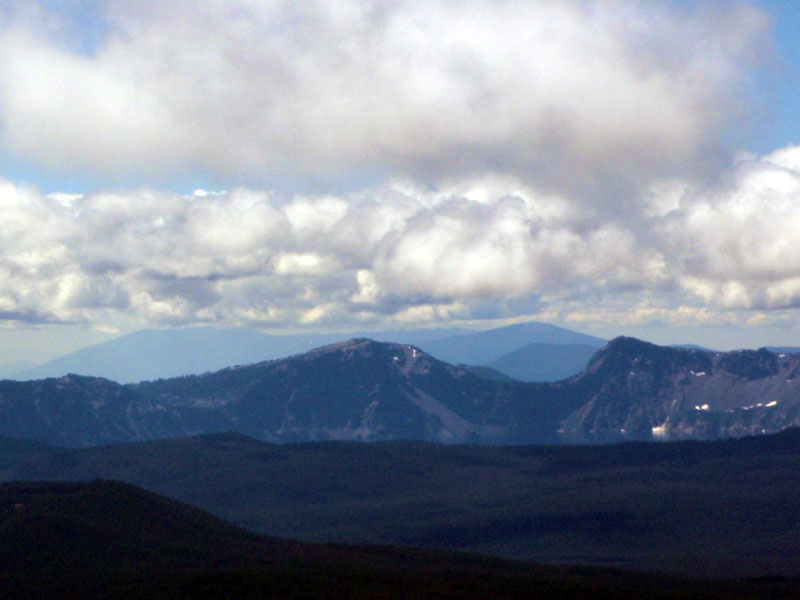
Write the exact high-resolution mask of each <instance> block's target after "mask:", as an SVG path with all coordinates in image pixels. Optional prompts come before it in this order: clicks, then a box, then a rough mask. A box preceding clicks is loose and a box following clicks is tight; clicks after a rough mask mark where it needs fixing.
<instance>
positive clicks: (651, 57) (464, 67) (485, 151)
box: [0, 0, 767, 202]
mask: <svg viewBox="0 0 800 600" xmlns="http://www.w3.org/2000/svg"><path fill="white" fill-rule="evenodd" d="M16 6H17V9H16V10H12V11H10V13H9V15H8V16H7V18H6V25H5V26H4V27H3V31H2V37H0V40H1V41H0V73H1V74H2V75H0V120H1V121H2V141H3V143H4V145H5V146H6V147H7V148H8V149H9V150H10V151H11V152H14V153H19V154H22V155H25V156H27V157H29V159H31V160H34V161H36V162H38V163H40V164H43V165H46V166H48V167H51V168H57V169H62V170H73V169H83V170H89V171H93V172H95V173H101V174H102V173H110V174H112V175H113V174H120V173H123V174H124V173H130V172H134V173H145V174H148V173H149V174H154V173H155V174H164V173H169V172H174V171H179V172H184V171H186V170H191V169H201V170H203V171H210V172H213V173H216V174H217V175H219V176H222V177H231V178H234V179H235V180H237V181H245V182H246V181H250V182H256V183H259V182H260V183H264V182H268V181H269V180H270V178H273V179H274V178H281V177H296V178H297V179H303V180H306V179H311V180H319V181H333V182H341V181H351V182H352V181H359V180H361V181H363V177H365V176H371V177H372V178H373V180H374V179H375V178H376V177H377V178H378V179H380V178H381V177H383V175H385V174H387V173H388V174H390V175H391V176H392V177H397V176H413V177H416V178H421V179H424V180H426V181H428V182H429V183H431V182H435V183H438V184H442V183H443V182H445V181H446V180H449V179H455V180H460V179H463V178H464V177H467V176H469V175H471V174H478V175H485V174H487V173H506V174H512V175H515V176H516V177H518V178H523V179H526V180H528V181H536V182H537V183H538V184H540V185H548V186H550V187H551V188H553V189H557V190H561V191H562V192H563V191H570V190H572V191H575V190H578V191H580V192H581V193H582V194H585V193H586V191H587V190H596V191H597V190H599V192H597V193H598V194H600V195H602V194H605V195H606V196H608V197H609V198H611V197H613V196H614V195H618V193H619V192H620V190H625V189H626V186H628V185H630V182H631V181H639V180H641V179H647V178H652V177H656V178H663V177H665V176H667V175H670V174H676V173H680V172H683V171H685V170H686V169H688V168H698V164H700V168H702V163H704V162H708V161H707V160H706V157H707V156H708V150H709V148H713V147H716V146H718V145H720V144H721V143H722V142H721V140H722V133H723V132H724V128H725V126H726V125H728V124H729V123H730V122H731V119H734V118H736V119H739V118H740V117H741V116H742V112H743V111H744V110H745V109H746V107H747V101H746V98H744V97H743V94H745V91H746V85H745V84H746V80H747V77H748V75H749V74H750V68H751V67H752V66H753V65H754V64H755V63H756V62H757V61H758V60H759V49H760V46H761V45H762V44H763V41H764V36H765V31H766V27H767V22H766V18H765V16H764V15H763V14H762V13H760V12H759V11H757V10H756V9H754V8H751V7H748V6H747V5H738V4H737V5H736V6H735V7H728V8H726V9H724V10H723V9H718V10H713V9H698V10H695V11H679V10H677V9H675V8H674V7H671V6H670V5H669V4H661V3H643V2H638V1H635V0H596V1H590V2H583V1H573V2H565V1H555V0H542V1H539V2H528V1H527V0H501V1H498V2H487V1H481V0H466V1H465V2H460V3H453V2H449V1H447V0H433V1H430V0H426V1H425V2H422V1H421V0H398V1H394V2H373V1H366V0H344V1H342V2H306V3H302V5H298V4H297V3H294V2H285V1H281V0H273V1H270V2H251V1H247V0H236V1H226V2H220V1H219V0H200V1H198V2H192V3H191V4H187V3H184V2H177V1H172V0H167V1H161V2H151V1H144V2H136V3H130V2H119V1H117V0H109V1H107V2H102V3H100V6H102V8H103V13H104V15H105V22H104V27H103V28H102V31H103V32H104V36H103V37H102V39H99V40H95V39H94V37H96V34H95V33H94V32H84V35H85V36H86V37H87V38H91V40H90V41H91V44H89V46H90V49H89V50H88V51H87V49H86V47H85V46H86V44H84V45H81V44H76V43H75V42H74V40H73V39H72V38H71V37H70V35H69V34H70V33H72V32H74V30H75V26H74V23H73V25H72V26H70V27H67V25H64V24H63V23H60V22H59V20H58V19H59V17H58V16H54V15H50V14H48V13H47V11H46V9H39V10H38V11H37V10H31V9H26V10H23V9H22V8H20V7H21V6H25V5H24V4H17V5H16ZM76 10H77V9H76ZM95 12H96V11H95ZM62 16H63V15H62ZM95 20H96V16H95ZM94 29H95V28H93V31H94ZM706 166H707V165H706ZM237 178H238V179H237ZM356 187H358V186H356ZM608 201H609V202H610V201H611V200H608Z"/></svg>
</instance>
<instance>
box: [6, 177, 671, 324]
mask: <svg viewBox="0 0 800 600" xmlns="http://www.w3.org/2000/svg"><path fill="white" fill-rule="evenodd" d="M502 183H503V182H499V181H497V180H495V179H492V178H489V179H488V180H487V181H486V182H485V183H484V184H482V183H481V182H480V181H477V180H473V181H471V182H464V183H463V184H462V186H460V187H462V189H465V190H470V189H471V190H472V193H473V197H471V196H466V195H463V196H454V195H452V193H451V190H450V189H448V190H430V189H428V190H425V189H422V188H415V187H414V186H413V185H409V184H398V185H391V184H387V185H384V186H381V187H378V188H373V189H368V190H364V191H362V192H359V193H358V194H352V195H343V196H339V197H334V196H331V195H327V196H320V197H311V196H307V195H295V196H292V197H289V198H283V197H280V196H276V195H274V194H270V193H267V192H264V191H257V190H249V189H237V190H234V191H231V192H224V193H215V194H192V195H189V196H181V195H178V194H169V193H160V192H154V191H150V190H140V191H132V192H126V193H109V192H102V193H94V194H88V195H85V196H77V195H62V194H53V195H50V196H45V195H42V194H41V193H39V192H38V191H37V190H35V189H34V188H30V187H26V186H17V185H14V184H11V183H8V182H6V183H3V184H2V186H0V210H1V211H2V213H3V215H4V219H3V220H2V224H0V241H2V243H0V272H2V274H3V277H2V285H0V310H1V311H4V314H6V315H22V314H41V315H47V318H48V319H49V320H52V321H61V322H88V323H93V324H96V325H102V326H106V327H109V326H111V327H113V326H118V325H119V322H120V321H121V320H123V321H125V320H127V321H134V322H136V321H138V322H141V323H151V322H156V323H199V322H227V323H238V324H262V325H276V326H283V325H295V324H298V323H320V322H322V323H331V322H338V323H345V322H348V321H349V322H353V321H354V320H355V321H358V320H372V321H375V320H381V319H395V320H409V319H412V318H422V317H424V318H431V316H433V317H434V318H439V317H440V316H441V315H443V314H448V315H451V316H453V315H457V316H460V317H461V318H468V317H470V316H472V315H484V316H485V315H487V314H488V313H487V308H486V302H487V301H494V302H499V304H500V306H506V309H501V308H494V309H493V310H492V311H489V312H492V313H493V315H495V316H503V314H513V312H514V311H515V310H517V311H518V310H520V307H522V306H525V307H530V306H531V305H532V304H533V305H537V306H538V300H536V298H537V297H538V296H541V295H547V294H549V295H551V296H553V297H564V296H565V294H566V295H568V294H570V293H572V294H576V293H582V292H581V290H583V289H584V288H586V287H587V286H590V287H592V289H593V290H595V291H596V293H599V294H602V293H606V292H608V291H609V290H612V289H617V288H629V287H631V286H634V287H642V286H646V285H648V282H649V281H650V279H649V278H652V277H655V278H658V277H661V276H662V274H661V273H660V272H658V271H659V269H660V268H661V266H660V265H661V262H659V259H658V257H657V256H656V255H654V254H653V252H652V251H651V250H650V249H646V248H644V249H642V248H638V247H637V240H636V236H635V235H634V234H633V233H632V232H629V231H624V230H622V229H620V228H619V227H618V226H616V225H609V224H605V225H602V226H598V227H594V228H592V227H593V226H592V225H591V224H587V223H582V222H579V221H575V220H574V219H575V214H576V213H575V212H574V211H569V210H561V211H559V210H554V209H553V206H554V205H558V202H557V201H555V200H554V199H553V198H552V197H551V196H548V195H546V194H539V193H537V191H536V190H535V189H533V188H529V187H526V186H525V185H524V184H523V183H521V182H519V181H516V182H511V181H510V180H505V181H504V183H506V184H509V188H508V189H509V190H511V191H513V194H514V195H508V194H500V195H499V196H498V195H497V190H498V189H500V186H501V185H502ZM653 265H655V267H654V266H653ZM651 271H654V272H655V275H654V274H653V273H652V272H651ZM512 307H516V308H512ZM504 310H506V311H510V313H508V312H506V313H504Z"/></svg>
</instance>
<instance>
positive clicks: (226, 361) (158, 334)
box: [5, 327, 465, 383]
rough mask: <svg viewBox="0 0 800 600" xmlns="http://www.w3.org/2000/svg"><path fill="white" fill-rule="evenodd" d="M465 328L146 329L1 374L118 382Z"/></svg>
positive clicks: (417, 339) (414, 340)
mask: <svg viewBox="0 0 800 600" xmlns="http://www.w3.org/2000/svg"><path fill="white" fill-rule="evenodd" d="M464 331H465V330H463V329H457V328H449V329H416V330H407V331H404V330H392V331H381V332H365V333H361V334H357V335H354V334H352V333H326V334H296V335H267V334H264V333H261V332H259V331H256V330H253V329H232V328H229V329H224V328H215V327H186V328H175V329H147V330H142V331H137V332H135V333H131V334H128V335H124V336H122V337H119V338H116V339H114V340H110V341H108V342H105V343H102V344H97V345H95V346H90V347H88V348H84V349H81V350H78V351H76V352H71V353H69V354H66V355H64V356H61V357H59V358H56V359H54V360H51V361H49V362H47V363H45V364H43V365H39V366H36V367H30V368H25V369H9V372H8V373H7V374H6V375H5V376H6V377H11V378H13V379H17V380H30V379H43V378H45V377H61V376H62V375H66V374H67V373H78V374H80V375H91V376H94V377H104V378H106V379H111V380H113V381H117V382H119V383H133V382H137V381H146V380H151V379H159V378H165V377H177V376H180V375H189V374H196V373H206V372H208V371H216V370H218V369H223V368H225V367H229V366H231V365H245V364H252V363H257V362H261V361H265V360H273V359H277V358H285V357H287V356H292V355H294V354H300V353H303V352H306V351H308V350H311V349H312V348H318V347H320V346H324V345H327V344H332V343H335V342H341V341H344V340H347V339H351V338H353V337H370V338H371V339H377V340H381V341H396V342H399V343H408V344H420V343H423V342H427V341H430V340H434V339H438V338H441V337H449V336H452V335H455V334H459V333H463V332H464ZM11 371H14V372H13V373H12V372H11Z"/></svg>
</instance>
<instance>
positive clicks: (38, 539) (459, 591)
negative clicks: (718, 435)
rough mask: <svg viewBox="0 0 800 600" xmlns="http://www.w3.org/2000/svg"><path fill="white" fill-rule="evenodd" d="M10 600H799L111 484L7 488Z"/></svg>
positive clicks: (0, 579)
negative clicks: (316, 536) (322, 530)
mask: <svg viewBox="0 0 800 600" xmlns="http://www.w3.org/2000/svg"><path fill="white" fill-rule="evenodd" d="M0 515H2V521H0V564H2V566H3V569H2V571H0V597H3V598H53V597H72V598H76V597H80V598H84V599H86V598H106V599H108V598H145V597H146V598H169V599H170V600H178V599H180V598H204V599H205V598H211V597H225V598H276V599H277V598H297V599H300V598H303V599H305V598H332V599H336V598H348V599H350V598H364V599H367V598H385V599H393V598H398V599H399V598H408V597H416V598H453V599H458V598H464V599H467V598H469V599H477V598H487V599H489V598H491V599H501V600H502V599H504V598H507V599H515V600H517V599H520V598H547V599H549V600H552V599H555V600H558V599H563V600H567V599H578V598H581V599H582V598H597V597H602V598H608V599H617V598H619V599H633V598H642V597H647V598H655V599H679V598H682V599H697V600H699V599H701V598H708V597H714V598H721V599H729V598H730V599H744V598H757V597H758V598H767V597H768V598H771V599H775V600H778V599H781V598H794V597H796V594H797V593H798V591H800V581H798V580H794V579H781V578H778V579H776V578H769V579H764V578H762V579H749V580H730V579H716V580H695V579H683V578H679V577H673V576H666V575H647V574H642V573H634V572H625V571H612V570H605V569H588V568H559V567H547V566H541V565H535V564H530V563H522V562H512V561H504V560H499V559H492V558H487V557H480V556H473V555H467V554H460V553H453V552H445V551H433V550H424V549H414V548H389V547H377V546H341V545H336V546H334V545H315V544H302V543H296V542H287V541H282V540H276V539H271V538H264V537H260V536H255V535H252V534H248V533H246V532H243V531H241V530H239V529H237V528H235V527H233V526H231V525H229V524H227V523H225V522H223V521H220V520H219V519H217V518H215V517H212V516H211V515H208V514H206V513H203V512H202V511H198V510H196V509H193V508H190V507H188V506H186V505H184V504H180V503H177V502H174V501H171V500H168V499H166V498H163V497H161V496H157V495H155V494H152V493H150V492H146V491H144V490H142V489H140V488H136V487H133V486H130V485H125V484H121V483H116V482H109V481H94V482H90V483H84V484H79V483H49V484H48V483H41V482H39V483H10V484H4V485H0Z"/></svg>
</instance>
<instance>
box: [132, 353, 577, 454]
mask: <svg viewBox="0 0 800 600" xmlns="http://www.w3.org/2000/svg"><path fill="white" fill-rule="evenodd" d="M130 389H131V390H132V391H134V392H135V393H137V394H140V395H142V396H143V397H146V398H148V399H149V401H150V402H153V403H155V404H156V405H160V406H165V407H169V409H170V410H173V411H176V412H179V413H180V414H181V415H182V418H183V427H184V430H185V431H187V432H190V431H196V432H201V431H214V430H216V431H221V430H224V429H235V430H236V431H240V432H242V433H244V434H246V435H251V436H253V437H257V438H259V439H264V440H268V441H276V442H278V441H280V442H288V441H307V440H326V439H354V440H361V441H375V440H386V439H410V440H427V441H438V442H472V443H513V442H523V441H533V440H538V441H540V442H544V441H556V440H557V436H556V433H555V431H556V428H557V423H558V418H559V416H560V415H561V414H562V413H563V412H564V411H565V410H566V409H568V408H570V407H572V406H573V404H574V399H568V398H567V397H566V396H556V395H554V394H552V393H549V391H548V390H536V389H534V388H532V387H531V384H524V383H520V382H514V381H512V382H502V381H491V380H488V379H485V378H481V377H477V376H475V375H473V374H471V373H469V372H468V371H467V370H465V369H462V368H459V367H454V366H452V365H448V364H447V363H444V362H441V361H439V360H436V359H435V358H433V357H432V356H430V355H428V354H425V353H424V352H422V351H421V350H419V349H418V348H416V347H414V346H410V345H400V344H390V343H382V342H375V341H372V340H368V339H355V340H350V341H348V342H343V343H341V344H333V345H331V346H326V347H324V348H319V349H316V350H312V351H310V352H307V353H305V354H302V355H299V356H295V357H291V358H288V359H283V360H279V361H273V362H268V363H260V364H257V365H252V366H248V367H235V368H231V369H225V370H222V371H218V372H216V373H209V374H205V375H193V376H188V377H183V378H177V379H170V380H161V381H153V382H143V383H140V384H137V385H135V386H131V387H130ZM537 391H539V392H541V393H538V394H537V393H535V392H537ZM574 408H577V405H575V406H574Z"/></svg>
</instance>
